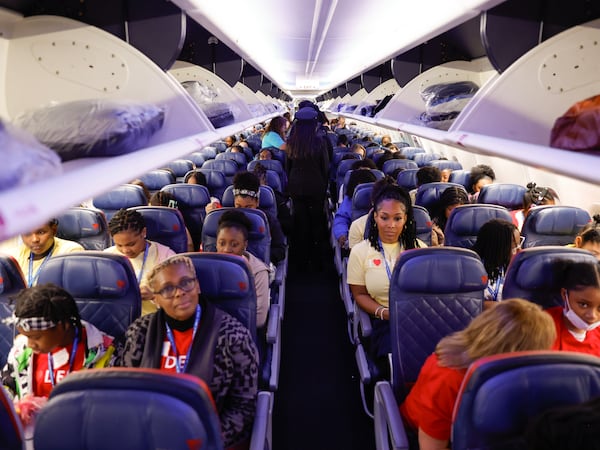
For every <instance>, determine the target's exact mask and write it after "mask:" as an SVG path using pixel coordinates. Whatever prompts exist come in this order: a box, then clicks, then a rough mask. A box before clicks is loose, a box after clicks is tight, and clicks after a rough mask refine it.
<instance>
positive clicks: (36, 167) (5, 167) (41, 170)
mask: <svg viewBox="0 0 600 450" xmlns="http://www.w3.org/2000/svg"><path fill="white" fill-rule="evenodd" d="M0 161H2V164H0V190H5V189H11V188H14V187H17V186H20V185H27V184H30V183H33V182H35V181H37V180H39V179H40V178H48V177H51V176H54V175H57V174H59V173H61V165H60V158H59V157H58V155H57V154H56V153H55V152H54V151H52V150H51V149H49V148H48V147H46V146H44V145H42V144H41V143H39V142H38V141H36V140H35V138H33V136H30V135H28V134H27V133H25V132H24V131H22V130H19V129H18V128H17V127H15V126H14V125H11V124H9V123H6V122H2V121H1V120H0Z"/></svg>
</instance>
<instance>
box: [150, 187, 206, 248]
mask: <svg viewBox="0 0 600 450" xmlns="http://www.w3.org/2000/svg"><path fill="white" fill-rule="evenodd" d="M177 205H178V204H177V199H176V198H175V196H174V195H173V194H171V193H170V192H163V191H157V192H155V193H154V194H152V196H151V197H150V206H167V207H168V208H175V209H179V207H178V206H177ZM185 234H186V236H187V251H188V252H193V251H195V249H194V241H193V240H192V235H191V234H190V230H188V228H187V227H185Z"/></svg>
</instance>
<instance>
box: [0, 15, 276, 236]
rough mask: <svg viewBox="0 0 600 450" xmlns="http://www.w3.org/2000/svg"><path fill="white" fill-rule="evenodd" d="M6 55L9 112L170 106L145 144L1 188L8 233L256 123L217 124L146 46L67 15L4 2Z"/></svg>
mask: <svg viewBox="0 0 600 450" xmlns="http://www.w3.org/2000/svg"><path fill="white" fill-rule="evenodd" d="M0 61H2V65H1V66H0V82H1V83H2V86H3V90H2V92H3V94H2V95H1V96H0V116H1V117H2V119H3V120H7V121H12V120H14V119H15V117H17V116H18V115H20V114H21V113H23V112H25V111H28V110H34V109H37V108H40V107H41V106H44V105H48V104H50V103H64V102H69V101H76V100H90V99H94V100H115V101H127V102H143V103H151V104H155V105H157V106H159V107H161V108H164V112H165V115H164V124H163V126H162V128H161V129H160V130H159V131H158V132H156V133H155V134H154V135H153V136H152V137H151V138H150V139H149V141H148V143H147V144H146V145H145V147H144V148H143V149H141V150H138V151H136V152H133V153H129V154H125V155H121V156H115V157H109V158H81V159H75V160H72V161H68V162H66V163H63V164H62V169H63V173H62V174H61V175H58V176H54V177H40V178H39V179H38V180H36V181H35V182H33V183H31V184H29V185H26V186H22V187H17V188H13V189H8V190H4V191H1V192H0V239H5V238H7V237H10V236H13V235H15V234H18V233H22V232H25V231H28V230H30V229H32V228H34V227H36V226H38V225H39V224H40V223H43V222H44V221H45V220H48V219H50V218H52V217H53V216H55V215H56V214H58V213H59V212H61V211H63V210H65V209H67V208H69V207H71V206H73V205H76V204H78V203H80V202H82V201H84V200H87V199H89V198H92V197H94V196H96V195H98V194H100V193H102V192H104V191H106V190H108V189H110V188H112V187H114V186H115V185H118V184H120V183H124V182H127V181H129V180H131V179H132V178H135V177H136V176H137V175H140V174H142V173H145V172H147V171H149V170H151V169H154V168H156V167H160V166H161V165H164V164H165V163H167V162H169V161H171V160H173V159H176V158H179V157H182V156H184V155H187V154H189V153H192V152H193V151H195V150H198V149H200V148H202V147H204V146H206V145H208V144H210V143H211V142H214V141H216V140H218V139H219V138H221V137H224V136H226V135H227V134H232V133H233V132H238V131H241V130H243V129H244V128H246V127H247V126H249V122H248V121H243V122H240V123H238V124H234V125H232V126H229V127H227V129H220V130H219V131H216V130H215V128H214V127H213V126H212V125H211V123H210V122H209V120H208V119H207V117H206V116H205V114H203V113H202V111H201V109H200V108H199V107H198V106H197V105H196V104H195V103H194V101H193V100H192V98H191V97H190V96H189V95H188V94H187V93H186V92H185V90H184V89H183V87H182V86H181V85H180V84H179V83H178V82H177V81H176V80H175V79H174V78H173V77H171V76H169V75H167V74H165V73H164V72H163V71H162V70H161V69H160V67H158V66H157V65H156V64H155V63H153V62H152V61H151V60H150V59H149V58H147V57H146V56H145V55H144V54H142V53H141V52H139V51H138V50H136V49H135V48H134V47H132V46H130V45H129V44H127V43H125V42H124V41H122V40H120V39H118V38H116V37H115V36H113V35H111V34H109V33H107V32H105V31H103V30H100V29H98V28H95V27H93V26H89V25H86V24H84V23H81V22H77V21H74V20H71V19H67V18H64V17H58V16H31V17H27V18H23V17H22V16H20V15H19V14H16V13H13V12H11V11H8V10H0ZM271 116H272V115H269V114H265V115H264V116H261V117H255V118H254V119H253V120H252V121H253V122H254V123H256V122H259V121H262V120H266V119H268V118H269V117H271Z"/></svg>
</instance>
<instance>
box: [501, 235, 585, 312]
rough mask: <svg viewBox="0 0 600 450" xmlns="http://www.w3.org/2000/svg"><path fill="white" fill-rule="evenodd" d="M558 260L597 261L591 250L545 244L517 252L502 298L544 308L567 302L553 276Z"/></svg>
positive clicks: (509, 268)
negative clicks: (529, 302)
mask: <svg viewBox="0 0 600 450" xmlns="http://www.w3.org/2000/svg"><path fill="white" fill-rule="evenodd" d="M558 259H565V260H570V261H580V262H585V261H588V262H590V263H592V264H594V263H597V259H596V257H595V256H594V255H592V254H591V253H589V252H587V251H585V250H581V249H578V248H572V247H563V246H543V247H533V248H528V249H525V250H523V251H520V252H519V253H517V254H516V255H515V256H514V257H513V259H512V261H511V263H510V265H509V266H508V270H507V271H506V276H505V279H504V287H503V289H502V298H505V299H508V298H515V297H519V298H524V299H527V300H529V301H532V302H534V303H537V304H538V305H541V306H542V307H543V308H550V307H552V306H558V305H563V304H564V301H563V299H562V297H561V295H560V289H559V286H556V285H555V283H554V281H553V277H552V264H553V262H554V261H556V260H558Z"/></svg>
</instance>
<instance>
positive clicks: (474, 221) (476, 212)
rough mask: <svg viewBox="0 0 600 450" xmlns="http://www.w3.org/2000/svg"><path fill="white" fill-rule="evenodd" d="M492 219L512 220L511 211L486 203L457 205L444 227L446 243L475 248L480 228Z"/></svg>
mask: <svg viewBox="0 0 600 450" xmlns="http://www.w3.org/2000/svg"><path fill="white" fill-rule="evenodd" d="M492 219H503V220H506V221H507V222H512V217H511V215H510V213H509V212H508V210H507V209H506V208H504V207H503V206H498V205H484V204H468V205H460V206H457V207H456V208H454V209H453V210H452V212H451V213H450V217H448V222H447V223H446V228H445V229H444V234H445V245H449V246H454V247H464V248H473V246H474V245H475V242H476V241H477V234H478V233H479V229H480V228H481V227H482V226H483V224H485V223H486V222H488V221H490V220H492Z"/></svg>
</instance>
